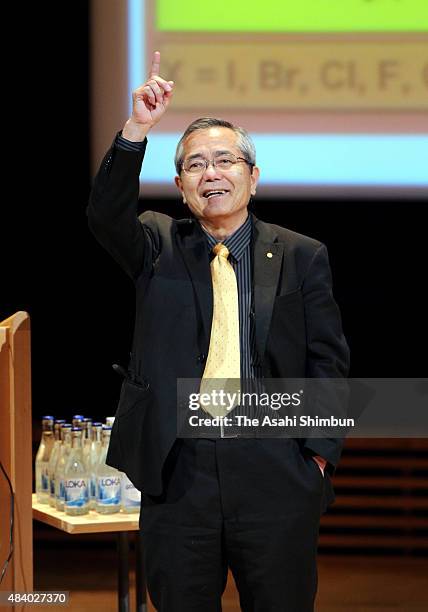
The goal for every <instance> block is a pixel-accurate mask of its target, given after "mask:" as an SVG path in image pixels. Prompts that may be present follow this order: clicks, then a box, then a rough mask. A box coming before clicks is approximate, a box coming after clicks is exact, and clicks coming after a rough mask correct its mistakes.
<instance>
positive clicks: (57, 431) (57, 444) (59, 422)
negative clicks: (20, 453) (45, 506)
mask: <svg viewBox="0 0 428 612" xmlns="http://www.w3.org/2000/svg"><path fill="white" fill-rule="evenodd" d="M64 423H65V420H64V419H56V420H55V425H54V438H55V441H54V445H53V449H52V452H51V458H50V459H49V467H48V475H49V505H50V506H52V507H53V508H55V469H56V464H57V462H58V457H59V451H60V448H61V427H62V426H63V425H64Z"/></svg>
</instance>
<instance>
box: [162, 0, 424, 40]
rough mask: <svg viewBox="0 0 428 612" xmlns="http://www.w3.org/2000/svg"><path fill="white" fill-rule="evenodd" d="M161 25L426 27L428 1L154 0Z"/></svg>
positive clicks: (245, 29) (313, 29)
mask: <svg viewBox="0 0 428 612" xmlns="http://www.w3.org/2000/svg"><path fill="white" fill-rule="evenodd" d="M156 27H157V29H158V30H175V31H209V32H230V31H238V32H250V31H251V32H397V31H398V32H400V31H401V32H409V31H410V32H412V31H413V32H416V31H419V32H421V31H424V32H426V31H428V0H262V1H260V0H259V1H257V0H214V2H206V1H205V0H180V1H179V2H178V1H177V0H156Z"/></svg>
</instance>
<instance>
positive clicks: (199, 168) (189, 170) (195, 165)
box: [181, 153, 253, 176]
mask: <svg viewBox="0 0 428 612" xmlns="http://www.w3.org/2000/svg"><path fill="white" fill-rule="evenodd" d="M239 162H245V163H246V164H248V165H249V166H250V167H251V166H253V164H251V163H250V162H249V161H248V160H247V159H245V158H244V157H237V156H236V155H233V153H228V154H227V155H219V156H218V157H216V158H214V159H213V160H212V161H208V159H204V158H203V157H195V158H193V159H189V160H187V161H185V162H183V164H182V166H181V167H182V169H183V171H184V172H185V173H186V174H190V175H192V176H196V175H198V174H202V173H203V172H205V170H206V169H207V168H208V166H209V165H210V164H212V165H213V167H214V168H217V170H222V171H223V172H227V171H228V170H232V169H233V167H234V165H235V164H237V163H239Z"/></svg>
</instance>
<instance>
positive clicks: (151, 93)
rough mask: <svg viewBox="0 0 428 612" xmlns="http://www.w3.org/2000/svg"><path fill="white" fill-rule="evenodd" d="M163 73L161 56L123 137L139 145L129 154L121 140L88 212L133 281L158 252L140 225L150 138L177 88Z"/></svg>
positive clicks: (148, 232) (99, 235) (137, 99)
mask: <svg viewBox="0 0 428 612" xmlns="http://www.w3.org/2000/svg"><path fill="white" fill-rule="evenodd" d="M159 69H160V53H159V52H158V51H156V52H155V53H154V55H153V60H152V65H151V69H150V73H149V77H148V79H147V81H146V82H145V83H144V84H143V85H141V86H140V87H138V88H137V89H136V90H135V91H133V93H132V102H133V104H132V114H131V116H130V118H129V119H128V120H127V122H126V123H125V126H124V128H123V130H122V134H121V136H122V138H125V139H126V140H128V141H131V142H133V143H140V146H139V147H137V148H136V149H137V150H126V148H125V147H122V148H121V147H120V146H118V138H117V137H116V139H115V141H114V142H113V145H112V147H111V148H110V150H109V151H108V152H107V154H106V155H105V157H104V159H103V161H102V163H101V166H100V168H99V170H98V172H97V175H96V177H95V179H94V183H93V187H92V191H91V194H90V198H89V204H88V207H87V215H88V223H89V228H90V229H91V231H92V232H93V234H94V235H95V237H96V239H97V240H98V242H99V243H100V244H101V245H102V246H103V247H104V248H105V249H106V250H107V251H108V252H109V253H110V255H111V256H112V257H113V258H114V259H115V260H116V261H117V263H118V264H119V265H120V266H121V267H122V268H123V269H124V270H125V272H126V273H127V274H128V275H129V276H131V277H132V278H133V279H134V280H136V279H137V278H138V277H139V275H140V274H141V273H143V272H144V270H146V269H147V270H148V269H149V268H150V266H151V263H152V261H153V257H154V255H155V253H156V248H157V236H156V235H154V233H153V229H149V228H148V227H147V226H145V225H144V223H141V222H140V220H139V219H138V216H137V209H138V196H139V176H140V172H141V164H142V162H143V158H144V153H145V149H146V145H147V139H146V136H147V134H148V132H149V131H150V130H151V128H152V127H153V126H154V125H155V124H156V123H157V122H158V121H159V120H160V119H161V117H162V116H163V114H164V113H165V111H166V109H167V108H168V105H169V103H170V101H171V97H172V93H173V87H174V83H173V82H172V81H166V80H165V79H163V78H162V77H160V76H159ZM130 148H132V147H130Z"/></svg>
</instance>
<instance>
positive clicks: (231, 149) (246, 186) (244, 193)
mask: <svg viewBox="0 0 428 612" xmlns="http://www.w3.org/2000/svg"><path fill="white" fill-rule="evenodd" d="M237 138H238V136H237V134H235V132H233V130H230V129H229V128H224V127H211V128H208V129H206V130H197V131H196V132H192V133H191V134H190V135H189V136H188V137H187V138H186V140H185V141H184V143H183V144H184V151H183V153H184V156H183V160H184V162H186V160H188V159H189V158H190V157H192V158H193V156H195V155H197V156H198V157H199V158H203V159H206V160H209V161H210V162H211V161H212V160H213V159H215V158H216V157H218V156H219V155H223V154H225V153H233V155H235V156H236V157H243V154H242V151H240V150H239V149H238V147H237V144H236V142H237ZM258 178H259V169H258V168H257V167H254V168H253V172H252V173H251V168H250V166H249V165H248V164H247V163H245V162H243V161H239V162H238V163H236V164H234V165H233V166H232V168H231V169H230V170H219V169H217V168H215V167H214V166H213V165H212V164H210V165H209V166H208V168H206V170H205V171H204V172H201V173H200V174H197V175H189V174H186V173H185V172H184V170H182V171H181V173H180V176H176V177H175V183H176V185H177V187H178V188H179V190H180V191H181V194H182V196H183V201H184V202H185V203H186V204H187V205H188V207H189V208H190V210H191V211H192V212H193V214H194V215H195V217H196V218H198V219H201V220H204V219H206V220H207V221H209V220H211V221H214V222H215V220H218V221H221V220H223V219H226V218H232V217H235V218H237V219H238V218H239V217H240V216H241V215H242V214H243V212H244V210H245V209H246V207H247V205H248V202H249V200H250V196H251V195H254V194H255V193H256V185H257V181H258ZM214 190H219V191H221V192H222V193H221V194H217V195H210V194H209V192H210V191H214Z"/></svg>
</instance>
